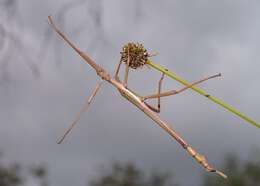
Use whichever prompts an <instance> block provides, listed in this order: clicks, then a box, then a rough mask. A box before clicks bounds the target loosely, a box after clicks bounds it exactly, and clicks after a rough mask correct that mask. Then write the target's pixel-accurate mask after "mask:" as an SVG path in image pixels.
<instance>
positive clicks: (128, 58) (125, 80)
mask: <svg viewBox="0 0 260 186" xmlns="http://www.w3.org/2000/svg"><path fill="white" fill-rule="evenodd" d="M129 64H130V51H129V47H128V57H127V64H126V67H125V79H124V86H125V87H127V81H128V73H129Z"/></svg>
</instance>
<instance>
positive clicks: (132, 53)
mask: <svg viewBox="0 0 260 186" xmlns="http://www.w3.org/2000/svg"><path fill="white" fill-rule="evenodd" d="M120 54H121V61H122V62H123V63H126V64H127V63H128V60H129V67H130V68H133V69H137V68H140V67H143V66H144V65H145V64H146V63H147V61H148V57H149V54H148V52H147V50H146V49H145V48H144V46H143V45H142V44H140V43H132V42H130V43H127V44H126V45H124V46H123V48H122V51H121V52H120ZM128 57H129V59H128Z"/></svg>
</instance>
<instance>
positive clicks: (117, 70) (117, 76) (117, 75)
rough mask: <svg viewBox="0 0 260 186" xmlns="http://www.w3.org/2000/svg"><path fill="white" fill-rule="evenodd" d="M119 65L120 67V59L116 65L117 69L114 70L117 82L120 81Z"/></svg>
mask: <svg viewBox="0 0 260 186" xmlns="http://www.w3.org/2000/svg"><path fill="white" fill-rule="evenodd" d="M121 65H122V58H121V59H120V61H119V63H118V65H117V68H116V73H115V79H116V80H117V81H120V78H119V71H120V67H121Z"/></svg>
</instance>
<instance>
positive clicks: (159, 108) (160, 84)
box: [144, 73, 164, 113]
mask: <svg viewBox="0 0 260 186" xmlns="http://www.w3.org/2000/svg"><path fill="white" fill-rule="evenodd" d="M163 79H164V73H162V77H161V78H160V80H159V83H158V95H160V94H161V89H162V82H163ZM144 103H145V104H146V106H147V107H149V108H150V109H151V110H153V111H154V112H157V113H160V111H161V97H160V96H159V97H158V102H157V108H155V107H153V106H151V105H150V104H148V103H146V102H144Z"/></svg>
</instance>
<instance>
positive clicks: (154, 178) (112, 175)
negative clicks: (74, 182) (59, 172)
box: [0, 150, 260, 186]
mask: <svg viewBox="0 0 260 186" xmlns="http://www.w3.org/2000/svg"><path fill="white" fill-rule="evenodd" d="M1 157H2V156H1ZM249 157H251V158H250V159H249V160H247V161H241V160H240V159H238V158H237V157H236V156H235V155H234V154H228V155H226V156H225V159H224V161H223V166H222V169H221V170H223V171H224V172H225V173H226V174H227V175H228V176H229V178H228V180H224V179H222V178H220V177H218V176H216V175H215V174H210V173H209V174H207V173H205V174H204V175H203V183H202V184H201V185H202V186H259V185H260V153H259V151H258V150H253V151H252V152H251V154H250V156H249ZM1 159H3V157H2V158H1ZM174 171H178V170H174ZM32 179H33V180H35V181H36V182H35V185H40V186H49V185H52V184H51V183H49V181H48V169H47V168H46V166H43V165H37V166H30V167H29V168H27V167H24V166H22V163H20V162H16V163H9V164H5V163H4V162H3V161H1V160H0V186H16V185H17V186H18V185H21V186H23V185H28V180H32ZM82 179H84V178H82ZM90 180H91V181H90V182H89V183H86V186H181V185H180V184H178V178H175V177H174V175H173V174H172V173H170V172H159V171H157V170H151V171H144V170H142V169H140V168H139V167H138V166H137V165H136V164H135V163H133V162H116V161H114V162H112V163H111V164H110V165H109V166H105V167H103V168H102V169H101V170H99V173H98V175H97V176H94V177H93V178H90Z"/></svg>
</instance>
